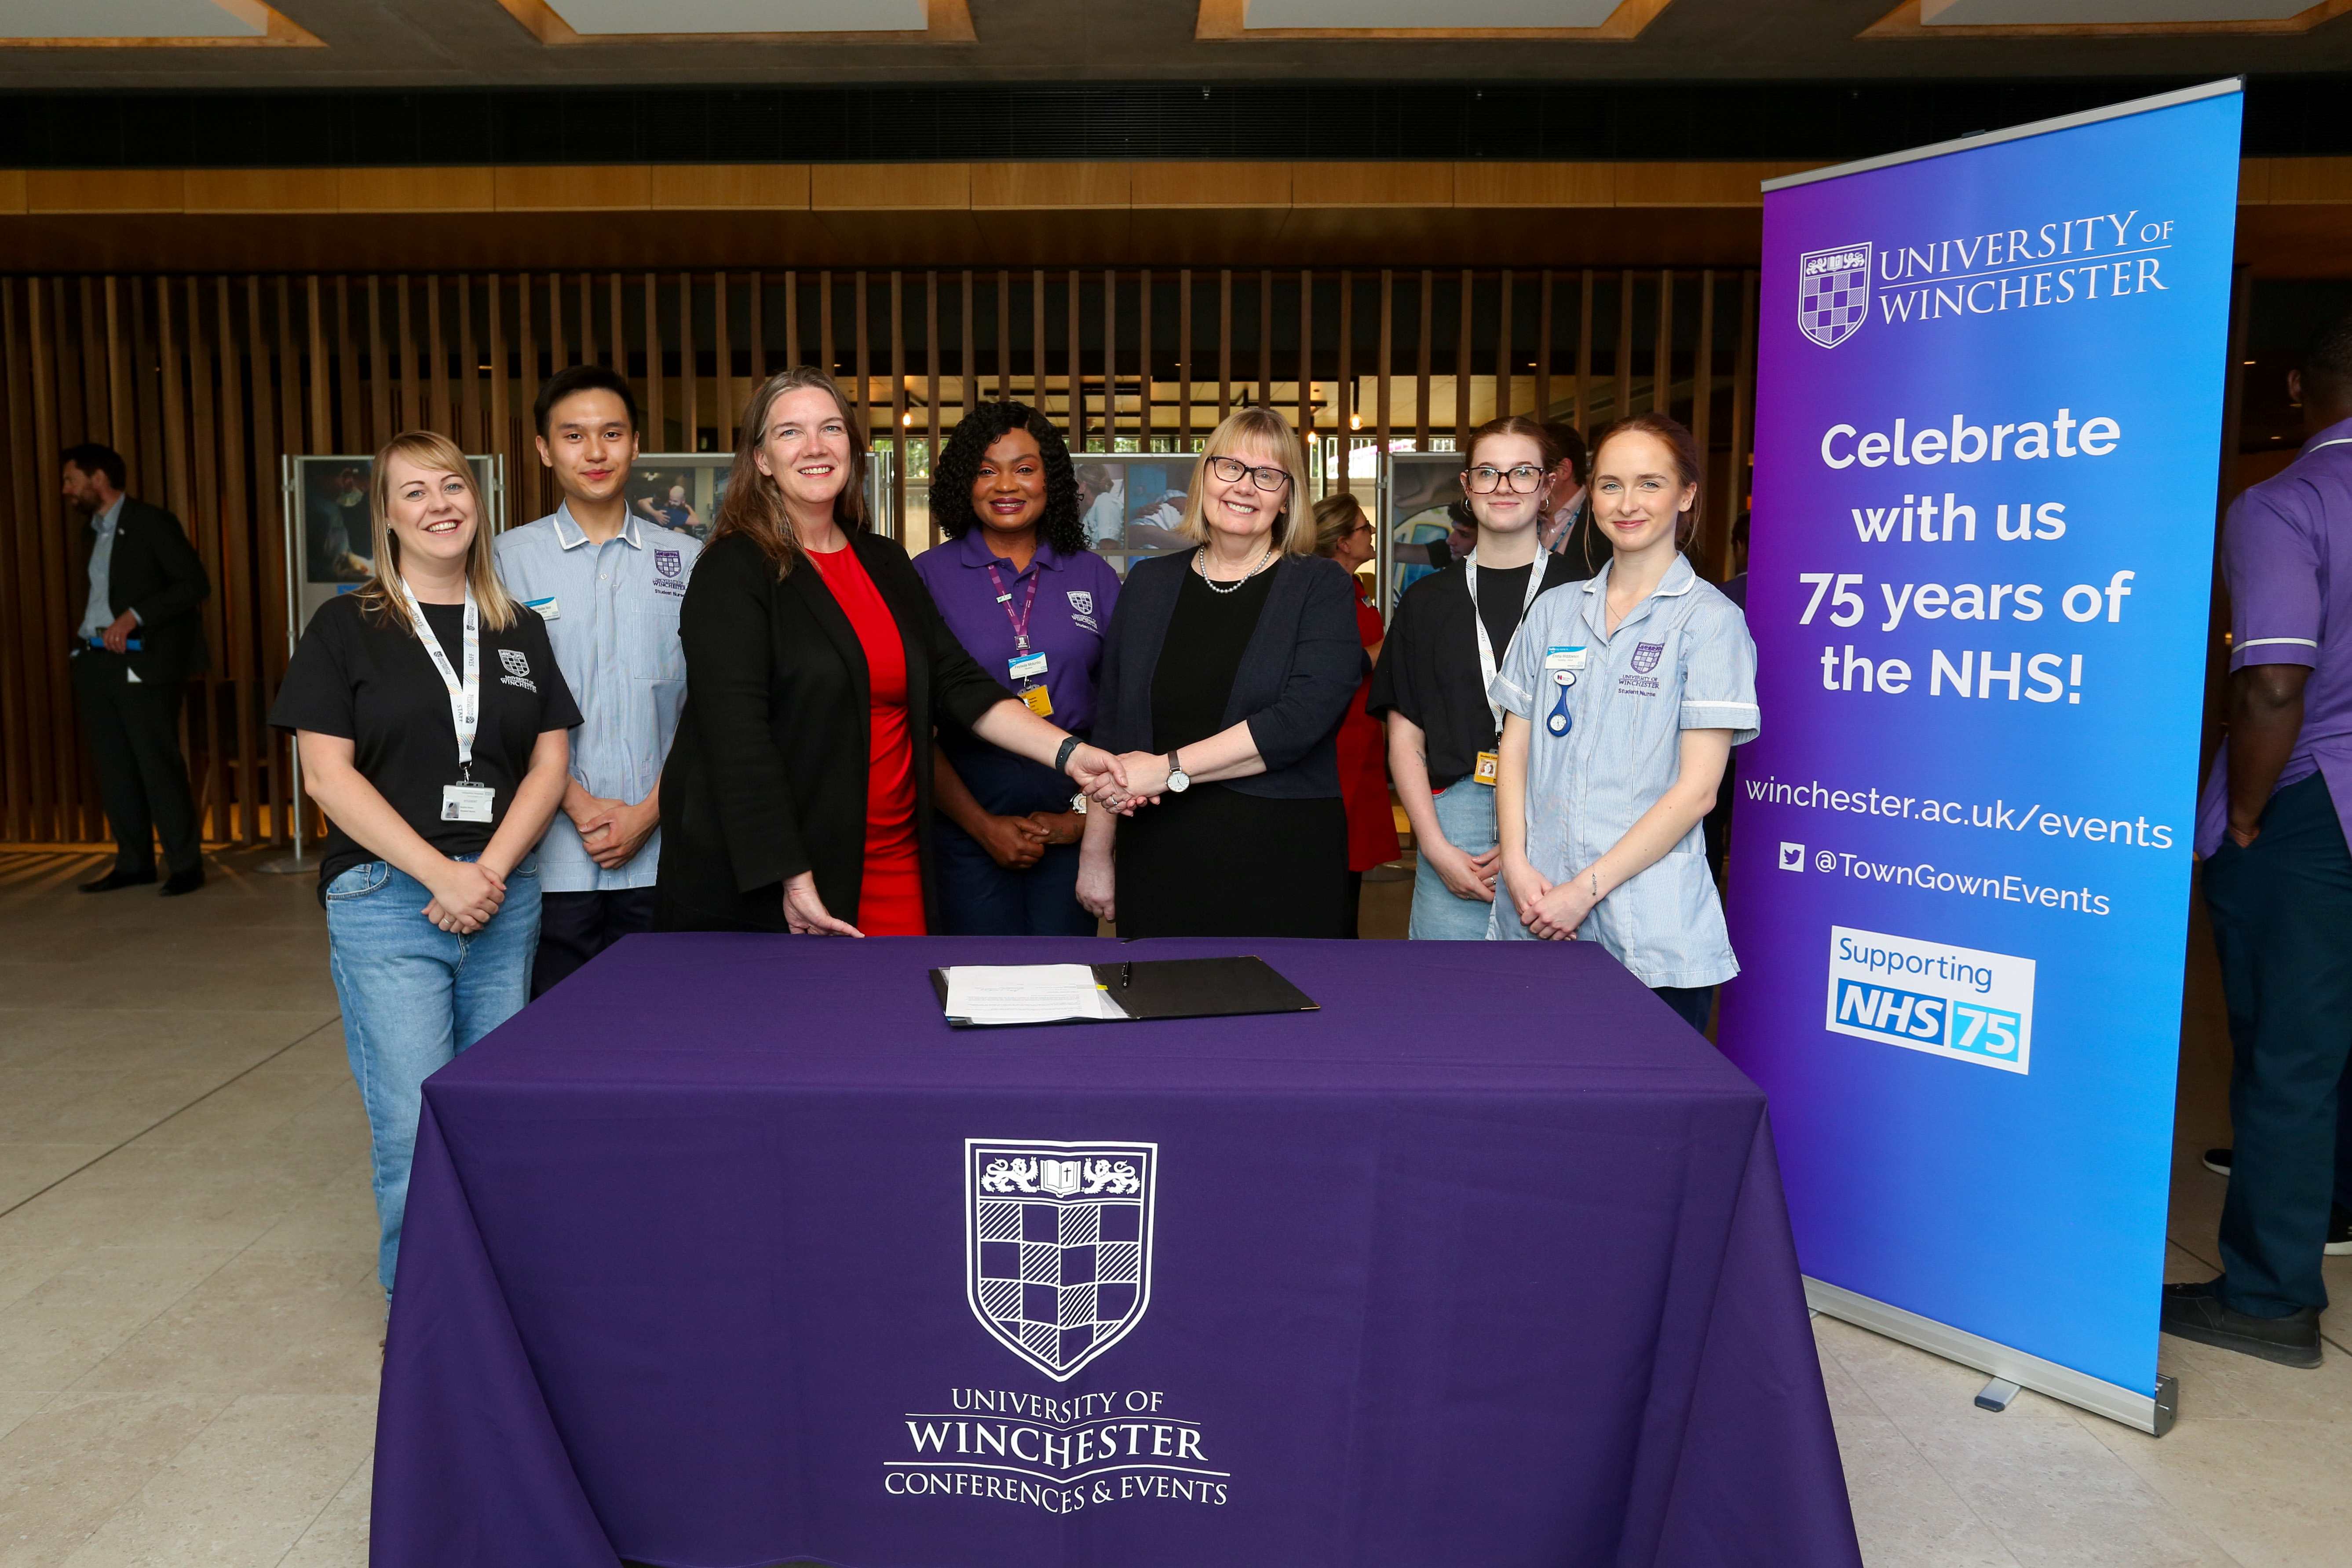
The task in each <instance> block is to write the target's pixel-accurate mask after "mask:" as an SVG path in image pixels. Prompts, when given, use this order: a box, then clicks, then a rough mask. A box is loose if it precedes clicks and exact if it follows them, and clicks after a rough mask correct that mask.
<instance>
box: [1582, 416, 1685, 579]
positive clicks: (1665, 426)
mask: <svg viewBox="0 0 2352 1568" xmlns="http://www.w3.org/2000/svg"><path fill="white" fill-rule="evenodd" d="M1633 435H1643V436H1653V437H1656V438H1657V439H1658V440H1659V441H1660V442H1662V443H1664V446H1665V448H1666V450H1667V451H1668V452H1670V453H1672V454H1673V455H1674V459H1675V478H1676V479H1679V480H1680V481H1681V482H1682V483H1684V484H1685V485H1688V486H1690V487H1691V502H1690V505H1689V506H1688V507H1686V508H1685V509H1684V510H1683V511H1682V512H1681V513H1680V514H1679V515H1678V516H1676V517H1675V549H1677V550H1682V549H1687V548H1688V547H1689V545H1690V542H1691V539H1692V538H1693V536H1695V535H1696V533H1697V532H1698V520H1699V515H1700V510H1701V509H1702V508H1703V507H1704V506H1705V505H1706V465H1705V464H1703V463H1701V462H1700V461H1699V455H1698V442H1697V441H1696V439H1694V438H1693V437H1692V436H1691V433H1690V431H1689V430H1688V429H1686V428H1685V426H1684V425H1683V422H1682V421H1681V420H1679V419H1675V418H1673V417H1670V416H1667V415H1664V414H1635V415H1632V416H1628V417H1626V418H1623V419H1620V420H1619V421H1617V423H1616V424H1614V425H1612V426H1609V428H1608V429H1606V430H1604V431H1602V432H1601V439H1599V440H1598V441H1595V442H1593V443H1592V471H1593V472H1594V473H1596V474H1597V473H1599V472H1600V471H1601V448H1602V447H1606V446H1607V445H1609V443H1610V442H1611V441H1612V440H1614V439H1615V438H1616V437H1620V436H1633Z"/></svg>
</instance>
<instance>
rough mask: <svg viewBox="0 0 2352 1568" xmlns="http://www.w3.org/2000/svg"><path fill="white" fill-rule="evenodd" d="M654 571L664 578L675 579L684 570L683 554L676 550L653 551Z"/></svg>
mask: <svg viewBox="0 0 2352 1568" xmlns="http://www.w3.org/2000/svg"><path fill="white" fill-rule="evenodd" d="M654 570H655V571H656V572H658V573H660V574H662V575H663V576H665V577H676V576H677V575H679V574H681V573H683V572H684V571H685V570H686V560H685V555H684V552H680V551H676V550H656V551H655V552H654Z"/></svg>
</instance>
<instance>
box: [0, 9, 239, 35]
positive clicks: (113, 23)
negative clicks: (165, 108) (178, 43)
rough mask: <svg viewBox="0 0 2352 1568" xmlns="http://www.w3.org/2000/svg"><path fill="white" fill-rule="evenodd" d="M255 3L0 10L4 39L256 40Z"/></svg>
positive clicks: (1, 31)
mask: <svg viewBox="0 0 2352 1568" xmlns="http://www.w3.org/2000/svg"><path fill="white" fill-rule="evenodd" d="M268 30H269V7H268V6H267V5H261V4H259V3H258V0H14V3H13V4H11V5H7V6H5V7H0V37H5V38H142V39H143V38H258V37H262V36H263V35H264V34H266V33H267V32H268Z"/></svg>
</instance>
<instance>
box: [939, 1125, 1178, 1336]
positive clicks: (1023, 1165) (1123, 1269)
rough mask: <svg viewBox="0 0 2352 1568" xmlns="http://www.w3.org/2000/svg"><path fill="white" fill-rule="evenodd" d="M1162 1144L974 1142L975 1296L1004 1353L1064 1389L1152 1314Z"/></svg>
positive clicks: (968, 1175) (970, 1281)
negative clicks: (1154, 1223)
mask: <svg viewBox="0 0 2352 1568" xmlns="http://www.w3.org/2000/svg"><path fill="white" fill-rule="evenodd" d="M1159 1173H1160V1146H1159V1145H1158V1144H1156V1143H1113V1142H1082V1143H1052V1142H1037V1141H1034V1140H1027V1139H1017V1138H968V1139H966V1140H965V1141H964V1238H965V1239H964V1294H965V1298H966V1300H969V1301H970V1302H971V1310H972V1314H973V1316H975V1317H977V1318H978V1319H979V1320H980V1322H981V1326H982V1328H984V1329H986V1330H987V1331H989V1333H990V1334H992V1336H994V1337H995V1339H996V1341H997V1342H999V1343H1000V1344H1002V1345H1003V1346H1004V1347H1005V1348H1006V1349H1007V1350H1010V1351H1011V1352H1013V1353H1014V1354H1015V1355H1017V1356H1019V1357H1021V1359H1022V1360H1024V1361H1025V1362H1027V1363H1029V1364H1030V1365H1032V1366H1034V1367H1035V1368H1036V1369H1037V1370H1038V1371H1040V1372H1042V1373H1045V1375H1046V1376H1047V1377H1050V1378H1052V1379H1054V1380H1055V1382H1056V1383H1060V1382H1064V1381H1066V1380H1067V1379H1068V1378H1070V1377H1071V1376H1073V1375H1075V1374H1076V1372H1077V1371H1078V1369H1079V1368H1080V1367H1082V1366H1084V1365H1086V1364H1087V1363H1088V1362H1090V1361H1092V1360H1094V1358H1095V1357H1097V1356H1098V1355H1100V1354H1101V1353H1102V1352H1105V1351H1107V1350H1108V1349H1109V1348H1110V1347H1111V1346H1112V1345H1114V1344H1117V1343H1118V1342H1119V1340H1121V1339H1122V1338H1124V1337H1125V1336H1126V1334H1127V1332H1128V1331H1129V1330H1130V1329H1132V1328H1134V1327H1135V1325H1136V1324H1137V1323H1138V1322H1139V1321H1142V1318H1143V1313H1144V1309H1145V1308H1147V1307H1149V1306H1150V1303H1151V1229H1152V1202H1153V1195H1154V1194H1153V1189H1154V1185H1155V1183H1156V1180H1157V1178H1158V1176H1159Z"/></svg>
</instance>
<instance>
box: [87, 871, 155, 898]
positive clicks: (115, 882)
mask: <svg viewBox="0 0 2352 1568" xmlns="http://www.w3.org/2000/svg"><path fill="white" fill-rule="evenodd" d="M154 879H155V868H153V867H152V866H151V867H149V868H147V869H146V870H144V871H125V870H123V869H121V868H120V867H117V868H115V869H113V870H111V871H109V872H108V873H107V874H106V875H105V876H103V877H100V879H98V880H97V881H95V882H84V883H83V884H82V885H81V890H82V891H83V892H85V893H110V892H112V891H114V889H117V888H143V887H145V886H147V885H148V884H149V883H151V882H152V881H153V880H154Z"/></svg>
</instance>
